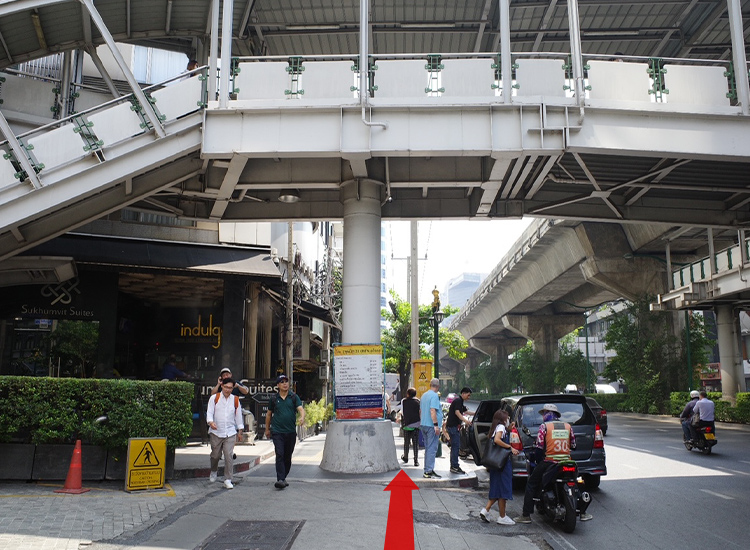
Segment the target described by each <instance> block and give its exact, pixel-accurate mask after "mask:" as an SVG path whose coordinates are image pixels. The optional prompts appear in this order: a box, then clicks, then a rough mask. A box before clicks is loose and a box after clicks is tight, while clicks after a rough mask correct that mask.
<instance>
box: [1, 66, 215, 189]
mask: <svg viewBox="0 0 750 550" xmlns="http://www.w3.org/2000/svg"><path fill="white" fill-rule="evenodd" d="M205 71H206V69H205V67H203V68H199V69H196V70H195V71H192V72H191V73H188V74H183V75H179V76H176V77H174V78H170V79H168V80H165V81H163V82H160V83H159V84H155V85H153V86H149V87H148V88H145V89H144V93H145V94H146V97H147V98H148V99H149V101H150V103H151V104H152V106H153V108H154V110H155V111H156V114H157V116H158V117H159V120H160V121H161V123H162V124H166V125H168V124H169V122H171V121H173V120H176V119H178V118H180V117H183V116H185V115H187V114H189V113H192V112H195V111H198V110H200V109H203V108H204V107H205V106H206V103H207V99H208V98H207V91H206V77H205ZM150 130H151V124H150V123H149V121H148V119H147V117H146V116H144V113H143V107H142V106H141V105H139V103H138V101H137V100H136V98H135V97H134V95H133V94H129V95H126V96H123V97H119V98H116V99H113V100H110V101H107V102H105V103H102V104H101V105H97V106H95V107H92V108H90V109H86V110H84V111H81V112H79V113H75V114H73V115H71V116H68V117H66V118H64V119H61V120H55V121H54V122H51V123H50V124H47V125H44V126H41V127H39V128H35V129H33V130H30V131H28V132H25V133H23V134H20V135H18V136H16V139H17V140H18V142H19V143H20V145H21V147H22V150H23V151H24V152H25V154H26V155H27V157H28V160H29V162H30V164H31V166H32V167H33V169H34V171H35V172H36V173H37V174H38V175H39V178H40V179H41V180H42V182H43V179H44V175H45V174H47V173H50V172H52V171H54V170H57V169H59V168H62V167H64V166H66V165H68V164H71V163H75V162H77V161H81V160H83V159H85V160H87V161H88V162H90V163H92V164H98V163H101V162H105V161H106V160H108V159H109V158H112V157H113V156H116V155H117V153H116V152H114V150H113V149H112V148H113V147H114V146H116V145H118V144H120V143H122V142H123V141H125V140H127V139H129V138H131V137H134V136H137V135H141V134H144V133H146V132H149V131H150ZM0 155H1V156H0V203H2V202H3V194H4V192H6V191H8V190H10V189H13V188H16V187H18V186H23V185H27V183H25V181H26V180H27V177H28V175H27V174H26V172H25V171H24V170H23V168H22V166H21V163H20V162H19V161H18V159H17V158H16V157H15V155H14V153H13V151H12V150H11V148H10V147H9V143H8V141H7V140H6V141H3V142H1V143H0Z"/></svg>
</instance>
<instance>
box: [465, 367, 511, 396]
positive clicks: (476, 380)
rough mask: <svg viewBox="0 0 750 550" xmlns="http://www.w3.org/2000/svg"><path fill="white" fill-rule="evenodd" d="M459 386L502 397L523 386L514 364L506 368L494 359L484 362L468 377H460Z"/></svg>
mask: <svg viewBox="0 0 750 550" xmlns="http://www.w3.org/2000/svg"><path fill="white" fill-rule="evenodd" d="M457 382H459V384H458V385H459V386H464V385H466V386H469V387H471V388H472V389H473V390H474V391H475V392H477V393H480V392H481V393H487V394H489V395H492V396H502V395H507V394H509V393H512V392H514V391H517V389H518V387H519V386H520V385H521V378H520V373H519V370H518V368H517V367H514V366H513V365H512V364H510V365H508V366H505V365H504V364H503V363H498V362H497V361H495V360H493V359H487V360H486V361H483V362H482V363H480V364H479V365H477V366H476V367H474V368H473V369H471V372H470V373H469V375H468V376H465V375H464V374H463V373H461V374H460V375H459V380H457Z"/></svg>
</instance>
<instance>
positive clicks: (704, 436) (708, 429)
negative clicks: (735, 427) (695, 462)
mask: <svg viewBox="0 0 750 550" xmlns="http://www.w3.org/2000/svg"><path fill="white" fill-rule="evenodd" d="M694 429H695V431H696V432H697V434H698V438H697V439H686V440H684V441H683V443H684V444H685V448H686V449H687V450H688V451H692V450H693V449H697V450H699V451H700V452H702V453H703V454H704V455H710V454H711V449H712V448H713V446H714V445H716V444H717V443H718V442H719V441H718V439H716V427H715V426H698V427H695V428H694Z"/></svg>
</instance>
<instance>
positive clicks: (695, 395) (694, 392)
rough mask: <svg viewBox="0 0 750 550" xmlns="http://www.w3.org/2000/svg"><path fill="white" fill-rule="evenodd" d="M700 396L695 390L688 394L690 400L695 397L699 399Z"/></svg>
mask: <svg viewBox="0 0 750 550" xmlns="http://www.w3.org/2000/svg"><path fill="white" fill-rule="evenodd" d="M700 396H701V394H699V393H698V391H697V390H693V391H691V392H690V399H695V398H696V397H700Z"/></svg>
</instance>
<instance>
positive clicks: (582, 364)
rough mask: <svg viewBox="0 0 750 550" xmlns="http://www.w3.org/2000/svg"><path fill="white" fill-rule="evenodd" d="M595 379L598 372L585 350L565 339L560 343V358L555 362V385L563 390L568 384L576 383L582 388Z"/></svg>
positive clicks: (592, 382)
mask: <svg viewBox="0 0 750 550" xmlns="http://www.w3.org/2000/svg"><path fill="white" fill-rule="evenodd" d="M587 371H588V377H587V375H586V373H587ZM595 381H596V372H595V370H594V368H593V366H592V365H591V363H589V362H588V361H587V360H586V357H585V356H584V354H583V352H582V351H581V350H580V349H578V348H577V347H575V346H574V345H573V344H572V343H570V342H565V341H563V342H562V343H561V345H560V360H559V361H558V362H557V363H555V386H556V387H557V388H558V389H560V390H562V389H564V388H565V386H567V385H568V384H575V385H576V386H577V387H578V388H579V389H582V388H586V383H587V382H590V383H591V384H594V382H595ZM587 389H590V388H587Z"/></svg>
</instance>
